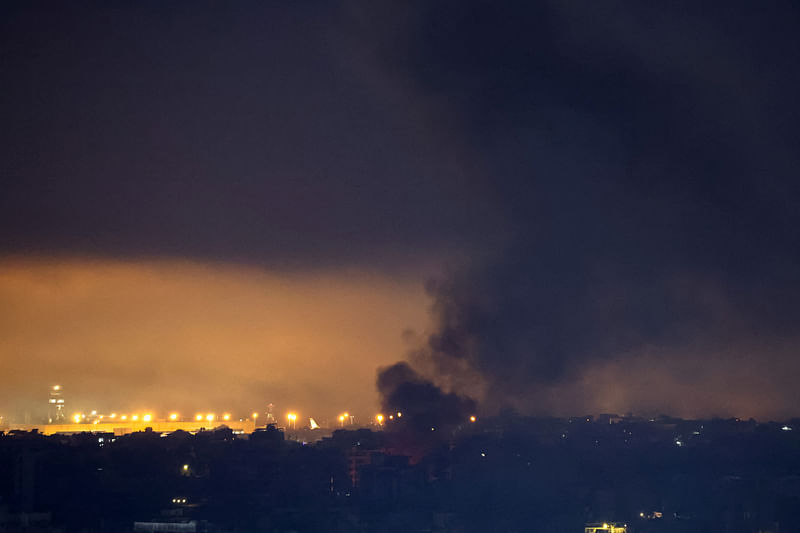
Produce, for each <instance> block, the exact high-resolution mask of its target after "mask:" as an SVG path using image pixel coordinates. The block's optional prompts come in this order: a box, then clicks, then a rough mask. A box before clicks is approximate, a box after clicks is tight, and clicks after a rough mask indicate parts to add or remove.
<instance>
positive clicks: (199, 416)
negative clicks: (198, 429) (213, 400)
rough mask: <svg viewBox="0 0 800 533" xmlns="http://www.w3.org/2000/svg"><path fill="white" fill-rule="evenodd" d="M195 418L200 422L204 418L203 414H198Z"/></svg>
mask: <svg viewBox="0 0 800 533" xmlns="http://www.w3.org/2000/svg"><path fill="white" fill-rule="evenodd" d="M194 419H195V420H197V421H198V422H199V421H201V420H202V419H203V415H201V414H197V415H195V417H194Z"/></svg>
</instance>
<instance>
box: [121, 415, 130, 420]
mask: <svg viewBox="0 0 800 533" xmlns="http://www.w3.org/2000/svg"><path fill="white" fill-rule="evenodd" d="M120 418H121V419H122V420H127V419H128V415H122V416H121V417H120Z"/></svg>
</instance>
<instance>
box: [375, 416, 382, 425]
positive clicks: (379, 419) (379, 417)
mask: <svg viewBox="0 0 800 533" xmlns="http://www.w3.org/2000/svg"><path fill="white" fill-rule="evenodd" d="M375 420H376V421H377V422H378V424H383V415H376V416H375Z"/></svg>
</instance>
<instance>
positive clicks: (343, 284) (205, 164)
mask: <svg viewBox="0 0 800 533" xmlns="http://www.w3.org/2000/svg"><path fill="white" fill-rule="evenodd" d="M700 4H701V3H699V2H692V1H687V2H669V3H666V4H663V3H662V5H658V6H654V5H644V4H642V3H641V2H635V1H630V2H611V1H610V2H593V1H585V2H559V1H551V2H503V3H501V2H478V1H471V0H470V1H464V0H459V1H441V2H339V3H334V2H319V3H313V2H252V3H250V2H237V3H235V4H232V3H229V2H185V3H181V2H171V3H166V4H165V3H163V2H135V3H122V2H119V3H117V2H96V3H93V2H74V3H63V2H54V3H39V2H4V3H3V4H2V7H0V124H2V127H0V183H2V189H1V190H0V361H2V367H1V368H0V411H4V412H6V411H7V412H10V413H16V412H20V411H22V410H28V411H33V412H35V411H36V409H40V408H42V407H43V406H44V400H43V398H44V393H45V392H46V390H47V387H49V386H50V385H52V384H54V383H56V382H59V383H61V384H62V385H63V386H64V387H65V394H66V395H67V397H68V398H69V400H70V402H71V405H72V406H74V407H75V408H76V409H89V408H92V406H93V405H97V406H98V408H100V409H107V410H112V409H113V410H120V409H140V408H150V409H157V410H158V409H161V410H166V409H172V408H178V409H182V410H193V409H200V410H206V409H210V408H214V409H240V410H246V411H244V412H250V410H251V409H255V408H261V406H263V405H264V404H265V403H267V402H274V403H276V405H277V406H279V407H280V408H281V409H283V408H287V409H288V408H293V409H300V410H301V411H302V412H303V413H304V414H310V415H312V416H317V417H319V418H325V417H328V416H330V417H333V416H334V415H335V414H336V413H338V412H340V411H341V410H350V411H351V412H359V413H362V414H363V415H365V416H366V415H370V414H372V413H374V412H376V409H378V405H379V400H378V393H377V391H376V371H377V369H378V368H379V367H384V366H386V365H390V364H391V363H393V362H395V361H400V360H407V361H409V362H410V364H411V366H412V367H414V368H415V369H416V372H418V373H419V374H420V375H423V376H426V377H427V379H430V380H432V381H433V382H435V383H436V384H437V385H439V386H441V387H442V388H443V389H444V390H445V391H447V392H456V393H458V394H461V395H465V396H469V397H471V398H472V399H474V400H476V401H477V402H478V403H479V406H480V407H479V409H480V410H481V411H482V412H494V411H497V410H499V409H503V408H506V407H513V408H515V409H518V410H519V411H521V412H526V413H540V414H541V413H551V414H582V413H585V412H586V413H599V412H619V413H626V412H633V413H639V414H657V413H668V414H674V415H681V416H710V415H719V416H742V417H750V416H754V417H757V418H770V417H782V416H789V415H798V414H800V412H798V408H797V406H798V405H800V387H798V386H797V384H796V381H797V379H798V378H799V377H800V360H799V358H798V350H800V327H798V324H799V323H800V322H799V321H800V179H798V176H799V175H800V150H798V148H800V146H799V142H798V141H800V126H799V125H798V124H800V121H799V120H798V119H800V113H799V111H800V104H798V97H797V95H798V94H800V69H799V68H798V67H797V65H800V44H798V40H797V37H796V35H795V33H796V30H797V28H799V27H800V10H798V8H797V6H796V5H795V3H794V2H791V1H785V2H781V1H777V2H769V3H766V4H764V3H759V2H726V3H724V4H718V5H714V6H712V5H711V3H709V4H706V5H700ZM40 404H41V405H40ZM329 411H330V412H329Z"/></svg>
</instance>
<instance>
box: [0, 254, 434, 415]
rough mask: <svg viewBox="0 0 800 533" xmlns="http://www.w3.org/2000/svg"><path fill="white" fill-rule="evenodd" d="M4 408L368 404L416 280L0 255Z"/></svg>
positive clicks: (364, 408)
mask: <svg viewBox="0 0 800 533" xmlns="http://www.w3.org/2000/svg"><path fill="white" fill-rule="evenodd" d="M0 302H2V305H1V306H0V359H1V360H2V361H3V371H2V373H0V405H2V406H5V407H7V408H11V409H19V408H20V407H23V406H25V407H27V409H29V410H31V411H32V412H36V409H41V408H42V407H44V405H45V403H46V396H47V388H48V387H49V386H50V385H52V384H55V383H59V384H61V385H62V386H63V387H64V391H65V392H64V394H65V397H66V399H67V402H68V406H69V407H68V410H69V412H70V413H72V412H73V411H80V410H89V409H98V410H104V411H112V410H115V411H124V410H143V409H150V410H155V411H156V412H162V413H163V412H164V411H165V410H173V409H177V410H180V411H182V412H189V411H191V412H192V413H193V412H194V410H200V411H208V410H218V411H222V410H233V411H240V412H244V413H249V412H251V411H252V410H255V409H258V410H261V411H263V410H264V408H265V406H266V404H267V403H268V402H274V403H275V405H276V408H277V409H278V410H279V411H281V412H282V410H285V409H288V408H292V409H297V410H300V411H301V412H302V413H303V414H305V415H308V416H315V417H317V418H319V419H324V418H326V417H333V416H335V415H336V414H337V413H339V412H341V411H342V410H349V411H350V412H357V413H363V414H364V415H370V414H372V413H374V410H375V409H376V405H377V400H376V393H375V390H374V379H375V370H376V368H377V367H378V366H380V365H384V364H388V363H391V362H393V361H395V360H397V359H398V358H401V357H402V356H403V353H404V350H405V348H404V345H403V340H402V333H403V331H404V330H405V329H406V328H424V325H425V320H426V316H427V313H426V308H427V304H426V297H425V294H424V290H423V287H422V284H421V283H420V282H419V280H415V279H399V278H397V277H388V276H380V275H376V274H370V273H365V272H352V271H350V272H348V271H339V272H317V273H311V272H309V273H305V274H291V275H289V274H284V273H274V272H273V273H271V272H265V271H260V270H257V269H254V268H245V267H241V266H236V265H225V264H202V263H196V262H188V261H168V260H159V261H130V262H121V261H111V260H83V259H70V260H63V259H62V260H52V261H45V260H41V259H39V260H25V259H19V258H15V259H5V260H3V261H0Z"/></svg>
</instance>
